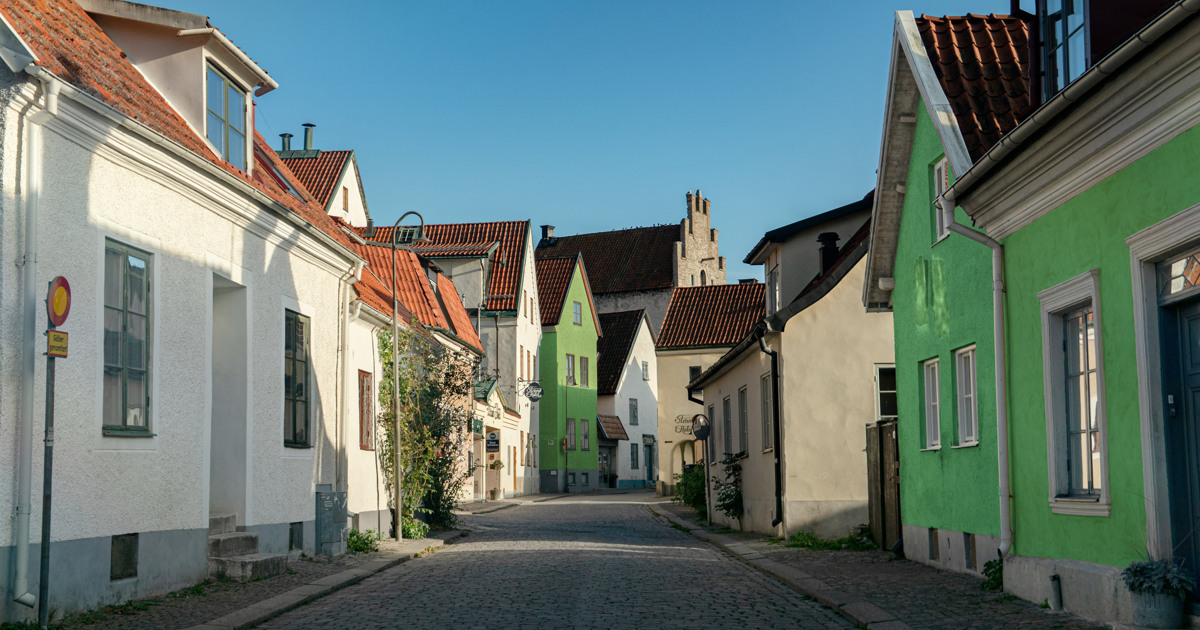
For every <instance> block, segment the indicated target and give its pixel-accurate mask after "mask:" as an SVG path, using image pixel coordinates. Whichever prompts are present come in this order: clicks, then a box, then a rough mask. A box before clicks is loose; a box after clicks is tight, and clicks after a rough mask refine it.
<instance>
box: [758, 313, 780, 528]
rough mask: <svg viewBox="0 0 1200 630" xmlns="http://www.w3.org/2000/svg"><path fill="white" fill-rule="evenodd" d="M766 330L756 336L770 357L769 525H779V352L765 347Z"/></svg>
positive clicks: (764, 352) (762, 349)
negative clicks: (772, 510) (772, 461)
mask: <svg viewBox="0 0 1200 630" xmlns="http://www.w3.org/2000/svg"><path fill="white" fill-rule="evenodd" d="M767 332H768V331H767V330H766V329H759V331H758V333H757V336H758V349H759V350H761V351H762V352H763V354H766V355H767V356H769V357H771V420H772V422H771V425H772V427H771V431H772V433H773V435H772V439H773V440H774V441H775V444H774V446H775V448H774V449H772V450H773V452H772V453H771V455H772V457H773V458H774V459H775V520H773V521H771V527H779V524H780V523H782V522H783V465H782V463H781V462H780V458H779V451H780V450H782V448H783V446H782V444H781V442H780V436H779V432H780V429H779V353H778V352H776V351H774V350H772V349H770V348H768V347H767V343H766V336H767ZM784 533H785V535H786V533H787V527H784Z"/></svg>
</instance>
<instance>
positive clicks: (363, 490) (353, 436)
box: [343, 307, 390, 535]
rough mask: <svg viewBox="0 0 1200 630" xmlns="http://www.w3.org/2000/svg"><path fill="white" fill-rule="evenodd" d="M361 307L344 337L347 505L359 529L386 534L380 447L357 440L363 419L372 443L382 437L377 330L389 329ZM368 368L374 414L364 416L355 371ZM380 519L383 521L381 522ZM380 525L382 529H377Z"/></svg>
mask: <svg viewBox="0 0 1200 630" xmlns="http://www.w3.org/2000/svg"><path fill="white" fill-rule="evenodd" d="M367 308H368V307H363V311H364V312H361V313H360V316H359V318H358V319H356V320H354V321H352V322H350V325H349V326H348V327H347V337H346V342H347V343H346V361H347V368H348V369H347V372H348V374H347V375H346V381H347V382H346V393H347V396H346V398H345V401H346V405H347V408H346V426H345V427H344V429H343V430H344V436H345V437H344V438H343V439H344V441H345V444H346V492H347V496H346V509H347V510H349V511H350V512H351V513H354V514H358V515H359V517H358V527H359V529H377V530H378V531H382V532H383V533H384V534H385V535H386V534H387V533H388V529H387V528H388V527H390V523H389V522H388V518H389V515H388V491H387V487H386V485H385V484H384V478H383V474H384V473H383V469H382V468H381V462H379V461H378V459H377V458H378V456H379V455H381V454H382V451H380V450H366V449H363V448H362V447H361V444H360V441H359V429H360V426H361V424H362V422H363V421H364V420H366V421H367V422H370V423H372V424H373V425H374V430H375V446H376V447H378V444H379V443H380V441H381V438H382V436H383V431H382V429H381V427H379V421H378V418H379V414H380V413H382V412H384V411H386V407H384V406H380V404H379V382H380V379H381V378H382V377H383V370H384V366H383V364H381V363H380V359H379V342H378V334H379V331H380V329H381V327H382V328H383V329H384V330H390V328H389V327H387V325H386V323H384V322H373V321H371V320H373V319H375V318H374V317H373V316H372V314H371V313H369V312H366V311H367ZM360 370H361V371H363V372H367V373H369V374H370V375H371V382H372V392H371V393H372V395H371V404H372V409H371V411H373V412H374V415H373V416H371V417H368V418H365V419H364V418H363V417H362V415H361V414H360V410H359V401H358V373H359V371H360ZM380 519H382V521H383V522H382V524H381V523H380ZM381 527H382V529H380V528H381Z"/></svg>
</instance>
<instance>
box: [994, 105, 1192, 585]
mask: <svg viewBox="0 0 1200 630" xmlns="http://www.w3.org/2000/svg"><path fill="white" fill-rule="evenodd" d="M1198 158H1200V129H1197V128H1192V129H1190V130H1188V131H1186V132H1184V133H1182V134H1181V135H1179V136H1177V137H1175V138H1174V139H1172V140H1170V141H1169V142H1167V143H1166V144H1164V145H1162V146H1161V147H1159V148H1158V149H1155V150H1154V151H1153V152H1151V153H1150V154H1148V155H1146V156H1145V157H1142V158H1141V159H1139V160H1137V161H1136V162H1134V163H1132V164H1130V165H1129V166H1127V167H1125V168H1124V169H1122V170H1121V171H1120V172H1118V173H1116V174H1114V175H1112V176H1110V177H1108V178H1107V179H1105V180H1103V181H1101V182H1100V183H1098V184H1096V185H1095V186H1093V187H1091V188H1090V189H1088V190H1086V191H1083V192H1081V193H1080V194H1078V195H1077V196H1075V197H1074V198H1072V199H1071V200H1069V201H1067V202H1066V203H1064V204H1062V205H1061V206H1059V207H1058V208H1056V209H1055V210H1053V211H1051V212H1050V213H1049V214H1047V215H1045V216H1043V217H1041V218H1039V219H1038V220H1037V221H1035V222H1034V223H1032V224H1030V225H1028V226H1026V227H1024V228H1022V229H1021V230H1019V231H1017V232H1016V233H1014V234H1012V235H1011V236H1009V237H1008V238H1006V239H1005V240H1004V246H1005V250H1006V256H1007V260H1008V263H1007V264H1006V267H1005V274H1006V276H1007V280H1008V292H1007V297H1008V304H1007V314H1008V319H1007V321H1006V324H1007V326H1008V330H1007V331H1006V339H1007V342H1008V359H1009V401H1010V405H1011V408H1010V417H1011V421H1010V424H1011V434H1012V438H1011V439H1012V446H1011V448H1010V450H1009V453H1010V454H1011V461H1012V464H1011V470H1012V479H1013V481H1012V483H1013V529H1014V531H1019V532H1021V535H1020V536H1018V537H1014V543H1013V544H1014V551H1015V552H1016V553H1017V554H1019V555H1022V556H1036V557H1052V558H1060V559H1074V560H1080V561H1084V562H1091V563H1097V564H1104V565H1110V566H1114V567H1121V566H1124V565H1126V564H1128V563H1129V562H1132V561H1134V560H1136V559H1138V552H1137V550H1138V549H1139V548H1140V544H1141V541H1142V540H1143V534H1142V532H1143V531H1144V529H1145V527H1146V505H1145V499H1144V498H1143V497H1144V495H1145V489H1144V485H1143V476H1142V457H1143V451H1144V450H1145V449H1148V448H1161V447H1160V446H1157V445H1153V446H1152V445H1145V444H1143V443H1142V439H1141V423H1140V412H1139V400H1138V382H1137V378H1138V375H1137V358H1136V348H1135V345H1134V343H1135V342H1134V339H1135V334H1134V332H1135V328H1134V313H1133V309H1134V305H1133V301H1132V300H1131V299H1130V295H1131V292H1132V280H1131V275H1130V274H1131V271H1130V262H1129V246H1128V245H1126V244H1125V242H1124V239H1125V238H1127V237H1128V236H1129V235H1131V234H1133V233H1135V232H1137V231H1139V230H1140V229H1142V228H1144V227H1146V226H1149V225H1152V224H1154V223H1157V222H1158V221H1160V220H1162V219H1164V218H1166V217H1169V216H1171V215H1173V214H1175V213H1177V212H1179V211H1181V210H1183V209H1185V208H1188V207H1190V206H1192V205H1194V204H1196V202H1197V201H1200V182H1197V181H1196V180H1195V179H1194V178H1191V177H1188V176H1186V174H1185V172H1186V170H1187V169H1186V165H1187V163H1188V162H1189V161H1193V160H1196V159H1198ZM1018 261H1019V262H1018ZM1091 269H1099V270H1100V274H1099V286H1100V289H1099V290H1100V295H1099V301H1100V306H1099V311H1100V318H1101V330H1100V337H1101V342H1102V344H1103V366H1104V370H1105V373H1104V378H1105V381H1106V382H1105V384H1104V393H1105V403H1106V407H1107V409H1106V417H1105V418H1103V423H1104V429H1105V430H1107V435H1104V436H1103V439H1105V440H1106V441H1107V448H1108V483H1109V492H1110V496H1111V497H1112V511H1111V515H1110V516H1108V517H1107V518H1102V517H1081V516H1067V515H1061V514H1053V513H1051V511H1050V508H1049V506H1048V501H1047V499H1048V496H1049V482H1048V480H1047V476H1048V471H1047V443H1046V409H1045V397H1044V393H1043V391H1044V383H1043V363H1042V360H1043V359H1042V331H1041V326H1042V323H1041V312H1040V303H1039V300H1038V297H1037V293H1038V292H1039V291H1042V290H1044V289H1046V288H1049V287H1052V286H1055V285H1056V284H1059V283H1060V282H1062V281H1064V280H1067V279H1070V278H1073V277H1075V276H1078V275H1080V274H1082V273H1085V272H1087V271H1089V270H1091ZM1154 369H1159V368H1158V366H1154ZM1099 541H1104V542H1103V543H1100V542H1099Z"/></svg>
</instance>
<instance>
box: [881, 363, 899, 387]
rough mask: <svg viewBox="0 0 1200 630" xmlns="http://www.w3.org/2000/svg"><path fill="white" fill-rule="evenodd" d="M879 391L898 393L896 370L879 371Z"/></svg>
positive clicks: (885, 369)
mask: <svg viewBox="0 0 1200 630" xmlns="http://www.w3.org/2000/svg"><path fill="white" fill-rule="evenodd" d="M879 389H880V390H881V391H885V392H894V391H896V368H884V369H881V370H879Z"/></svg>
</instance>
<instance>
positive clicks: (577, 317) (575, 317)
mask: <svg viewBox="0 0 1200 630" xmlns="http://www.w3.org/2000/svg"><path fill="white" fill-rule="evenodd" d="M571 323H572V324H575V325H576V326H582V325H583V305H582V304H580V303H579V302H572V303H571Z"/></svg>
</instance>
